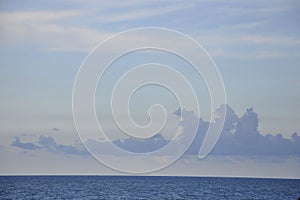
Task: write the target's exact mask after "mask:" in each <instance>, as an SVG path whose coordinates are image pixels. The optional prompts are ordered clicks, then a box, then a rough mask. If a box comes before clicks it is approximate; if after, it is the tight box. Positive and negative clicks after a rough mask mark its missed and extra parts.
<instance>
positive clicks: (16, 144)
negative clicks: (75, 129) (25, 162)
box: [11, 137, 40, 150]
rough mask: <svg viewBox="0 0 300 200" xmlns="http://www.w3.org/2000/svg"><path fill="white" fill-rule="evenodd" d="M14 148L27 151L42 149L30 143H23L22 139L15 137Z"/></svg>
mask: <svg viewBox="0 0 300 200" xmlns="http://www.w3.org/2000/svg"><path fill="white" fill-rule="evenodd" d="M11 145H12V146H14V147H19V148H22V149H27V150H34V149H39V148H40V147H39V146H37V145H35V144H33V143H30V142H21V141H20V138H18V137H15V141H14V142H13V143H12V144H11Z"/></svg>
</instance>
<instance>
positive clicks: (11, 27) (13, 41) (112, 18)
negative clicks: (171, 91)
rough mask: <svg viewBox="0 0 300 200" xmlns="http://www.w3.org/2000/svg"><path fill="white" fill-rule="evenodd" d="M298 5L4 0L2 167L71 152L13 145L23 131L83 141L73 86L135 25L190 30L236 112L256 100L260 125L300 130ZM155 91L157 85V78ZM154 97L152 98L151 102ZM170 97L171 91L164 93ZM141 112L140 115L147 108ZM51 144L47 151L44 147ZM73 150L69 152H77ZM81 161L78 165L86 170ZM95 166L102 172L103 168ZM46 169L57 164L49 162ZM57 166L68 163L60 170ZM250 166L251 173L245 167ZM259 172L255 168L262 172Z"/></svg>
mask: <svg viewBox="0 0 300 200" xmlns="http://www.w3.org/2000/svg"><path fill="white" fill-rule="evenodd" d="M299 10H300V3H299V2H297V1H293V0H291V1H290V0H288V1H277V0H275V1H263V2H262V1H251V2H245V1H223V0H219V1H217V0H216V1H208V0H202V1H189V2H183V1H163V2H161V1H147V0H144V1H135V0H134V1H130V2H125V1H124V2H118V1H108V2H104V1H94V0H88V1H82V0H75V1H68V0H65V1H51V2H50V1H23V2H22V3H16V2H13V1H1V3H0V26H1V32H0V43H1V46H0V57H1V59H0V89H1V93H0V97H1V98H0V101H1V104H0V108H1V113H0V119H1V120H0V125H1V130H0V131H1V133H0V138H1V139H0V144H1V147H2V148H0V151H1V154H0V155H1V157H2V159H6V160H7V163H11V164H6V165H5V166H4V165H2V168H1V169H0V170H1V171H0V173H23V172H24V173H26V172H34V171H35V170H37V169H36V167H35V165H28V166H27V167H28V169H27V171H26V170H22V169H19V168H18V167H16V164H17V163H18V161H17V158H19V157H20V155H22V156H24V157H25V158H26V157H32V155H35V156H33V157H35V159H36V160H35V161H33V163H35V162H36V163H38V161H39V159H40V160H45V158H46V157H47V156H50V157H51V156H54V157H55V156H57V160H58V161H57V162H60V161H61V160H63V158H64V152H63V153H62V154H59V155H56V154H55V153H54V154H55V155H52V154H51V152H48V151H47V148H40V149H35V150H26V151H23V149H21V148H17V147H16V146H12V145H11V144H12V143H13V142H14V141H16V140H15V137H18V138H19V139H20V141H21V142H23V143H24V142H25V143H26V142H27V143H35V144H36V145H37V141H38V138H39V137H40V135H45V136H51V137H52V138H55V141H56V143H57V144H58V146H59V144H62V145H66V146H68V145H72V146H73V145H75V146H76V145H77V143H76V144H75V142H74V141H77V142H78V143H80V142H79V138H78V136H77V133H76V130H75V126H74V122H73V118H72V89H73V83H74V80H75V76H76V73H77V70H78V69H79V67H80V65H81V63H82V61H83V59H84V58H85V57H86V56H87V54H88V52H89V51H90V50H91V49H92V48H93V47H95V46H96V45H97V44H98V43H99V42H101V41H103V40H105V39H106V38H107V37H109V36H111V35H113V34H116V33H118V32H120V31H124V30H127V29H131V28H137V27H147V26H155V27H164V28H170V29H174V30H177V31H180V32H183V33H185V34H187V35H189V36H191V37H192V38H194V39H195V40H197V41H198V42H199V43H201V44H202V45H203V46H204V47H205V48H206V49H207V51H208V53H209V54H210V55H211V57H212V58H213V60H214V61H215V63H216V64H217V66H218V68H219V70H220V72H221V75H222V77H223V80H224V84H225V88H226V92H227V103H228V104H229V105H230V107H231V108H232V109H233V110H234V111H235V113H236V114H237V116H239V117H242V116H243V114H244V113H245V111H246V109H247V108H249V107H253V109H254V111H255V112H256V113H258V120H259V124H258V131H259V133H260V134H261V135H262V136H266V135H267V134H271V135H273V136H276V135H277V134H278V133H280V134H281V135H282V136H283V138H287V139H289V138H291V136H292V135H293V133H294V132H296V133H298V134H299V133H300V126H299V121H300V115H299V113H298V110H299V107H300V103H299V102H300V87H299V85H300V79H299V74H300V68H299V66H298V65H299V63H300V62H299V61H300V57H299V53H300V37H299V36H300V29H299V20H300V15H299ZM129 42H130V41H129ZM150 57H151V55H150ZM143 58H144V60H142V61H145V60H147V56H144V57H143ZM163 59H165V60H166V63H169V64H174V63H175V62H174V60H173V59H172V58H171V57H167V56H165V57H163ZM129 60H130V58H129V59H128V60H127V61H126V59H125V62H126V63H127V64H128V65H130V64H131V63H134V62H133V61H129ZM183 71H184V70H183ZM186 73H187V74H189V75H190V76H192V74H193V73H192V72H189V71H186ZM111 74H112V75H111V77H109V78H108V79H110V78H113V77H114V76H115V71H112V72H111ZM196 83H197V82H194V84H196ZM201 84H203V82H202V83H201V82H200V83H199V84H197V85H198V86H197V89H198V90H199V91H200V90H201V89H202V88H203V85H201ZM152 90H153V88H152ZM204 90H205V89H204ZM146 91H147V90H146ZM155 91H156V92H157V90H155ZM147 93H148V94H152V93H153V94H156V93H155V92H151V88H148V92H147ZM158 93H159V92H158ZM204 93H205V92H204ZM153 94H152V96H155V95H153ZM198 95H202V93H201V92H200V94H198ZM205 95H207V94H204V96H205ZM141 96H142V95H141ZM141 96H140V97H139V96H138V94H137V97H136V98H137V99H136V102H138V100H139V99H140V100H141V99H143V98H142V97H141ZM151 101H152V99H151V98H150V100H149V102H147V101H145V102H144V104H145V105H148V104H149V103H151ZM154 101H155V99H154ZM165 101H173V99H172V97H171V98H170V99H168V97H166V99H165ZM207 103H209V101H208V100H204V101H203V105H202V106H203V108H204V113H203V116H202V117H203V118H204V120H208V119H209V114H207V110H206V107H207V106H206V105H207ZM141 107H144V105H141ZM174 108H176V109H177V108H178V107H177V105H176V104H175V103H174V105H173V103H171V104H170V106H169V110H172V109H174ZM98 109H99V110H98V111H99V112H100V113H101V111H103V109H104V108H102V107H101V105H100V106H99V107H98ZM137 116H138V117H137V119H140V118H139V113H137ZM174 119H175V118H174ZM141 122H143V120H141ZM107 126H108V127H109V126H110V125H109V123H108V125H107ZM53 128H57V129H59V131H55V130H53ZM54 146H55V145H54ZM76 147H77V146H76ZM79 147H80V145H78V148H79ZM41 149H43V150H42V152H40V151H41ZM45 149H46V150H45ZM48 150H49V148H48ZM44 151H46V152H44ZM20 152H21V153H20ZM22 152H26V153H23V154H22ZM43 152H44V153H45V154H47V155H45V156H43V155H42V153H43ZM52 153H53V152H52ZM31 154H32V155H31ZM10 155H11V156H10ZM30 155H31V156H30ZM72 156H73V155H72ZM239 156H240V155H239ZM272 156H276V155H272ZM38 157H41V158H38ZM244 157H245V156H244ZM8 158H10V159H8ZM14 158H15V159H14ZM25 158H24V159H25ZM43 158H44V159H43ZM28 159H29V158H28ZM30 159H32V158H30ZM72 159H73V160H72V161H70V162H76V159H75V158H72ZM81 159H87V158H82V157H81ZM243 159H246V158H243ZM247 159H249V158H247ZM250 160H251V159H250ZM295 160H296V159H295ZM295 160H293V159H292V160H288V161H286V162H283V164H282V163H281V164H282V165H289V162H291V163H292V164H290V165H289V166H290V167H291V168H295V167H296V166H299V162H298V161H297V162H296V161H295ZM252 161H253V160H251V162H252ZM256 161H257V160H255V159H254V161H253V162H256ZM89 162H90V163H93V161H89ZM182 162H183V161H182ZM216 162H217V161H216ZM218 162H221V163H223V161H218ZM247 162H248V161H247ZM249 162H250V161H249ZM244 163H245V162H242V163H241V165H244ZM223 164H224V163H223ZM260 164H261V163H260ZM260 164H257V165H256V166H258V165H260ZM271 164H274V163H271ZM271 164H270V165H271ZM52 165H54V163H53V164H52ZM90 165H92V166H93V167H91V168H93V169H96V167H94V165H93V164H90ZM178 165H180V164H178ZM253 165H255V163H254V164H253ZM65 166H69V165H68V164H66V165H65ZM97 166H98V165H97ZM277 166H279V164H278V165H277ZM174 168H175V169H174V171H175V172H178V173H182V172H181V170H179V169H180V167H177V168H176V166H175V167H174ZM9 169H14V170H12V171H10V170H9ZM76 170H77V171H76ZM76 170H74V173H76V172H78V173H81V172H82V171H81V170H80V169H76ZM106 170H107V169H106ZM37 171H38V170H37ZM94 171H95V173H99V172H100V173H101V170H100V171H99V170H94ZM104 171H105V170H104ZM278 171H279V172H281V171H280V170H279V169H278ZM291 171H292V172H293V170H291ZM45 172H46V173H47V170H45ZM48 172H49V173H54V172H55V171H54V172H52V171H51V170H49V169H48ZM56 172H57V173H60V171H59V170H57V171H56ZM92 172H93V170H92V169H91V173H92ZM103 173H105V172H103ZM166 173H167V172H166ZM172 173H173V172H172ZM195 173H196V172H195ZM207 173H210V172H207ZM211 173H212V174H214V172H211ZM215 173H216V172H215ZM243 173H245V174H247V170H245V172H241V174H243ZM251 173H252V174H251ZM251 173H250V172H249V174H250V175H253V174H254V175H255V172H251ZM286 173H287V172H286ZM224 174H225V175H226V173H225V172H224ZM257 174H258V175H260V174H259V172H257ZM261 174H263V173H261ZM282 174H283V175H282V176H284V173H283V172H282ZM295 174H296V175H297V176H298V177H299V173H298V174H297V173H296V172H295V171H294V174H293V173H291V174H290V175H289V176H296V175H295ZM287 176H288V175H287Z"/></svg>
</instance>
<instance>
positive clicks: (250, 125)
mask: <svg viewBox="0 0 300 200" xmlns="http://www.w3.org/2000/svg"><path fill="white" fill-rule="evenodd" d="M223 109H226V118H225V123H224V127H223V131H222V134H221V137H220V138H219V140H218V142H217V144H216V146H215V147H214V149H213V150H212V152H211V154H212V155H232V156H300V136H298V134H297V133H294V134H293V135H292V136H291V138H288V139H287V138H283V136H282V135H281V134H277V135H271V134H267V135H262V134H261V133H260V132H259V131H258V124H259V120H258V115H257V113H255V112H254V110H253V109H252V108H249V109H247V110H246V112H245V113H244V114H243V115H242V116H241V117H238V116H237V115H236V114H235V112H234V110H233V109H232V108H230V107H229V106H228V105H222V106H221V107H220V108H219V109H217V110H216V111H215V112H216V114H218V113H223V112H221V111H222V110H223ZM174 114H175V115H177V116H184V117H183V119H182V121H181V122H180V124H179V126H181V127H182V129H183V133H182V134H189V133H190V132H191V126H190V124H191V122H193V121H194V120H199V127H198V131H197V134H196V137H195V139H194V141H193V143H192V144H191V146H190V147H189V149H188V150H187V152H186V154H187V155H198V153H199V149H200V147H201V145H202V142H203V139H204V136H205V134H206V131H207V129H208V126H209V124H210V123H209V122H207V121H204V120H202V119H197V118H196V116H195V115H194V113H193V112H192V111H186V110H184V109H183V110H181V109H178V110H176V111H175V112H174ZM212 123H219V122H218V119H216V122H212ZM179 140H180V138H179ZM169 142H170V140H167V139H165V138H164V137H163V135H162V134H157V135H156V136H155V137H152V138H149V139H146V140H139V139H136V138H127V139H122V140H121V139H119V140H114V141H112V143H113V144H115V145H116V146H118V147H120V148H122V149H124V150H127V151H130V152H134V153H145V152H151V151H154V150H158V149H159V148H161V147H163V146H165V145H166V144H168V143H169ZM85 144H86V145H87V146H88V148H89V149H91V150H92V151H95V152H97V150H100V151H101V153H103V154H108V155H109V154H110V153H111V150H110V148H111V147H110V145H108V143H107V142H101V141H96V140H88V141H87V142H86V143H85ZM98 145H101V148H99V146H98ZM103 150H105V151H103Z"/></svg>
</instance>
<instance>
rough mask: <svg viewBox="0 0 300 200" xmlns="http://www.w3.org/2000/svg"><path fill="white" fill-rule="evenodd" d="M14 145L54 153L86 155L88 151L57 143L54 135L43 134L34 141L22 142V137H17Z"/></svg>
mask: <svg viewBox="0 0 300 200" xmlns="http://www.w3.org/2000/svg"><path fill="white" fill-rule="evenodd" d="M11 145H12V146H15V147H18V148H21V149H26V150H37V149H42V150H46V151H49V152H53V153H63V154H73V155H86V154H87V152H86V151H85V150H84V149H83V148H78V147H75V146H72V145H63V144H57V143H56V141H55V140H54V138H53V137H51V136H44V135H41V136H40V137H39V139H38V141H37V142H36V144H35V143H33V142H27V143H25V142H21V141H20V138H18V137H15V141H14V142H13V143H12V144H11Z"/></svg>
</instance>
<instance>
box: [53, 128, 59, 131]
mask: <svg viewBox="0 0 300 200" xmlns="http://www.w3.org/2000/svg"><path fill="white" fill-rule="evenodd" d="M52 131H60V129H59V128H53V129H52Z"/></svg>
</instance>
